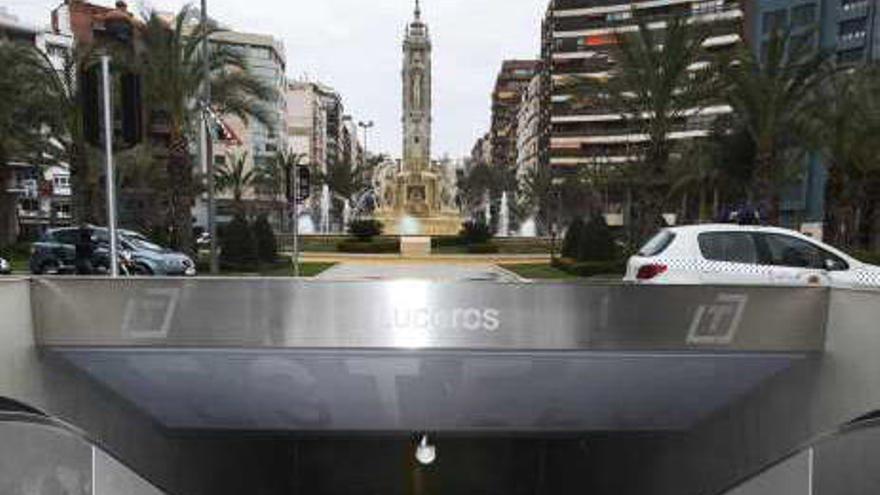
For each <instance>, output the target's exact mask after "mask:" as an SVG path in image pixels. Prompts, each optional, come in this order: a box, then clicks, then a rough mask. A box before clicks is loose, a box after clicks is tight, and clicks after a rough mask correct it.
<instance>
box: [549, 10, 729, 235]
mask: <svg viewBox="0 0 880 495" xmlns="http://www.w3.org/2000/svg"><path fill="white" fill-rule="evenodd" d="M673 16H674V17H687V18H689V19H692V21H690V22H699V23H705V25H706V26H708V28H709V29H711V34H710V37H709V38H708V39H707V40H706V43H705V46H707V47H710V48H711V49H712V50H723V49H729V48H732V47H734V46H736V45H737V44H738V43H740V42H741V37H740V34H739V33H740V31H741V26H742V18H743V12H742V10H741V9H740V5H739V2H738V1H737V0H672V1H664V2H655V1H637V2H630V1H624V0H602V1H596V0H552V1H551V2H550V5H549V8H548V10H547V14H546V17H545V19H544V22H543V30H542V31H543V33H542V59H543V71H544V79H543V81H544V86H543V88H542V92H543V104H544V105H545V106H546V110H544V112H546V113H544V114H543V118H542V126H546V127H545V128H546V129H547V130H548V132H549V135H548V136H547V137H546V138H545V139H544V140H543V141H542V143H541V147H542V149H541V150H539V157H540V160H541V161H542V163H545V164H546V165H548V166H550V167H551V169H552V170H553V171H554V173H556V174H562V175H564V174H566V173H571V172H574V171H576V170H579V169H582V168H584V167H592V168H593V169H594V170H602V168H597V167H606V168H607V167H623V166H629V165H633V164H635V161H636V158H637V157H638V156H639V155H640V149H642V148H643V147H644V144H645V142H646V141H647V137H646V136H645V135H644V134H642V133H641V132H639V131H638V129H636V128H634V127H632V125H631V124H628V123H626V122H624V121H623V118H622V116H621V115H619V114H617V113H615V112H614V111H613V109H611V108H610V107H609V104H608V101H607V99H605V98H602V96H601V95H600V94H598V93H596V90H595V88H594V87H593V86H592V85H591V84H590V83H589V81H590V80H591V79H592V80H597V81H602V80H606V79H607V78H608V77H611V76H612V71H613V69H614V67H615V62H614V59H613V55H614V50H615V49H616V48H615V45H616V44H617V42H618V36H619V34H620V33H626V32H633V31H635V30H637V29H638V22H639V20H644V22H645V23H646V25H647V26H648V27H649V28H650V29H662V28H664V27H665V26H666V23H665V21H666V19H669V18H670V17H673ZM730 111H731V109H730V107H727V106H719V107H716V108H710V109H703V110H702V111H700V112H699V113H700V115H699V116H695V117H694V118H685V119H683V121H682V122H681V123H680V124H679V127H678V128H677V129H674V130H673V131H672V132H671V133H670V135H669V137H670V139H673V140H676V141H681V140H690V139H699V138H702V137H705V136H707V135H708V133H709V129H710V126H711V122H712V119H711V118H706V117H707V115H713V114H714V115H717V114H723V113H729V112H730ZM623 189H624V186H622V185H618V186H616V187H615V186H614V185H612V186H610V187H609V188H608V190H606V191H605V192H604V194H603V197H604V202H605V205H604V207H605V209H606V213H609V214H613V215H611V216H610V217H613V218H622V216H621V213H622V211H623V210H624V209H625V208H626V206H625V202H626V201H627V199H626V198H627V197H628V195H627V194H626V192H625V191H624V190H623Z"/></svg>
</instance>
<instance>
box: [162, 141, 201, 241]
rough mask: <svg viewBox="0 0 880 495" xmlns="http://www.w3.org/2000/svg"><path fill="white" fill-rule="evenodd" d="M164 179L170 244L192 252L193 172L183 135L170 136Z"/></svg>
mask: <svg viewBox="0 0 880 495" xmlns="http://www.w3.org/2000/svg"><path fill="white" fill-rule="evenodd" d="M167 172H168V178H169V179H170V187H169V188H168V226H169V227H170V229H169V230H170V236H169V240H170V243H171V247H173V248H175V249H177V250H179V251H181V252H183V253H186V254H189V255H193V254H195V253H194V251H195V246H194V243H193V232H192V206H193V171H192V163H190V156H189V146H188V142H187V139H186V137H184V136H183V135H179V136H178V137H177V138H172V141H171V146H170V149H169V156H168V163H167Z"/></svg>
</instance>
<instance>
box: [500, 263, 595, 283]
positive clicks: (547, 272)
mask: <svg viewBox="0 0 880 495" xmlns="http://www.w3.org/2000/svg"><path fill="white" fill-rule="evenodd" d="M500 266H501V268H504V269H505V270H510V271H512V272H513V273H516V274H517V275H519V276H520V277H523V278H528V279H532V280H573V279H576V278H578V277H577V276H576V275H572V274H571V273H568V272H566V271H563V270H560V269H558V268H556V267H553V266H551V265H550V264H549V263H527V264H505V265H500Z"/></svg>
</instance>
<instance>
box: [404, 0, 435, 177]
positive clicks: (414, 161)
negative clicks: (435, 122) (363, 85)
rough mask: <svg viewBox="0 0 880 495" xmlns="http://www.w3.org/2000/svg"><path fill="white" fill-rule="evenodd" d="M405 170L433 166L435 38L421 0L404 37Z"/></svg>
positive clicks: (417, 1) (416, 169) (417, 169)
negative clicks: (432, 98) (433, 54)
mask: <svg viewBox="0 0 880 495" xmlns="http://www.w3.org/2000/svg"><path fill="white" fill-rule="evenodd" d="M402 77H403V169H404V171H419V170H426V169H428V168H429V167H430V166H431V37H430V35H429V34H428V26H427V25H426V24H425V23H424V22H422V11H421V8H420V5H419V0H416V9H415V18H414V19H413V21H412V22H411V23H410V24H409V26H407V29H406V37H405V38H404V40H403V71H402Z"/></svg>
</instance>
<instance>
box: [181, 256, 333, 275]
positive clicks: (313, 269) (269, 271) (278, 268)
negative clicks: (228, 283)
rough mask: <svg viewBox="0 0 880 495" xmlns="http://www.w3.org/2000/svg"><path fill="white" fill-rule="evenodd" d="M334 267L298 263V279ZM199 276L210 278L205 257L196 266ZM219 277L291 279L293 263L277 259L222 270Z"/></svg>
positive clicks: (323, 264) (314, 263)
mask: <svg viewBox="0 0 880 495" xmlns="http://www.w3.org/2000/svg"><path fill="white" fill-rule="evenodd" d="M334 265H336V263H322V262H302V261H300V263H299V276H300V277H314V276H316V275H318V274H320V273H321V272H323V271H324V270H327V269H329V268H330V267H332V266H334ZM198 268H199V275H201V276H210V274H211V273H210V272H211V269H210V268H209V261H208V259H207V256H204V255H203V256H202V257H201V259H200V260H199V264H198ZM220 275H221V276H223V277H292V276H293V263H292V262H291V261H290V259H289V258H282V259H279V261H278V262H276V263H273V264H271V265H262V266H259V267H254V268H252V269H222V268H221V270H220Z"/></svg>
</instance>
